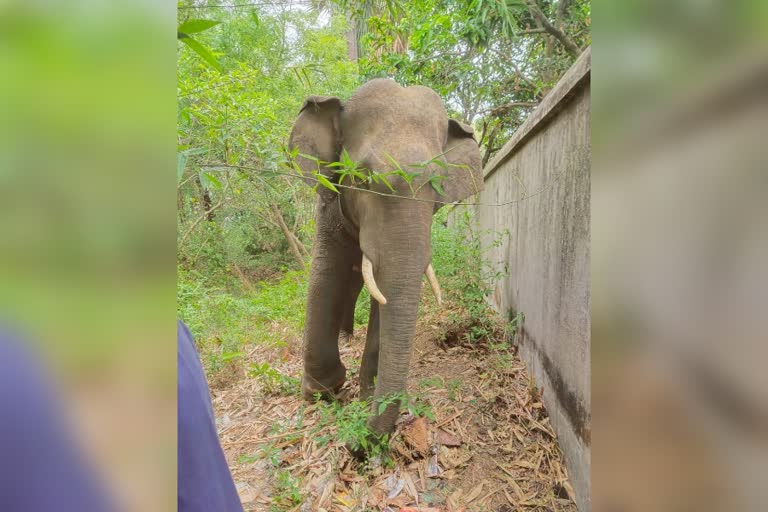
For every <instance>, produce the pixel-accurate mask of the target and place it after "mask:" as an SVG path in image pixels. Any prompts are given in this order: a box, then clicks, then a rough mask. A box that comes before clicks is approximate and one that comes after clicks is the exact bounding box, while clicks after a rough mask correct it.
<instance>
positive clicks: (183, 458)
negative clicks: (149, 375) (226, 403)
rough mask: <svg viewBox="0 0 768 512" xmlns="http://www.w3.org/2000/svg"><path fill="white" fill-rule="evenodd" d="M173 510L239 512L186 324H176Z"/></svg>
mask: <svg viewBox="0 0 768 512" xmlns="http://www.w3.org/2000/svg"><path fill="white" fill-rule="evenodd" d="M178 372H179V374H178V386H179V390H178V399H177V400H178V402H177V403H178V425H179V426H178V472H179V483H178V492H179V503H178V510H179V512H213V511H215V512H242V510H243V507H242V505H241V504H240V498H239V496H238V494H237V489H236V488H235V484H234V482H233V481H232V475H231V473H230V472H229V466H227V461H226V459H225V458H224V452H223V451H222V449H221V444H219V437H218V434H217V432H216V420H215V418H214V416H213V406H212V405H211V397H210V394H209V390H208V383H207V381H206V380H205V373H204V372H203V367H202V366H201V364H200V359H199V357H198V355H197V350H196V349H195V342H194V340H193V338H192V334H191V333H190V332H189V329H187V326H186V325H184V323H183V322H182V321H181V320H179V322H178Z"/></svg>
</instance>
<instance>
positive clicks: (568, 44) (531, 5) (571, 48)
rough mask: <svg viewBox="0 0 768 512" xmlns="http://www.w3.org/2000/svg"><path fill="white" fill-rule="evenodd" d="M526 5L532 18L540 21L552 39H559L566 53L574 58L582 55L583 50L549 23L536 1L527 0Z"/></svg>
mask: <svg viewBox="0 0 768 512" xmlns="http://www.w3.org/2000/svg"><path fill="white" fill-rule="evenodd" d="M526 4H527V5H528V10H529V11H530V13H531V16H533V17H534V18H535V19H536V21H538V22H539V23H540V24H541V27H542V28H543V29H544V30H545V31H546V32H547V33H548V34H549V35H551V36H552V37H554V38H555V39H557V40H558V41H559V42H560V44H562V45H563V47H565V49H566V51H567V52H568V53H570V54H571V55H572V56H574V57H578V56H579V54H580V53H581V48H579V47H578V46H577V45H576V43H574V42H573V41H572V40H571V38H570V37H568V36H567V35H565V34H564V33H563V32H562V31H561V30H559V29H558V28H557V27H555V26H554V25H552V23H550V22H549V20H548V19H547V17H546V16H545V15H544V13H543V12H541V9H539V6H538V5H536V2H535V1H534V0H527V1H526Z"/></svg>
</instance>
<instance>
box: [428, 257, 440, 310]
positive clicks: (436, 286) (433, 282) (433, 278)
mask: <svg viewBox="0 0 768 512" xmlns="http://www.w3.org/2000/svg"><path fill="white" fill-rule="evenodd" d="M426 274H427V281H429V286H431V287H432V293H434V294H435V298H436V299H437V304H438V305H439V306H441V305H442V304H443V292H441V291H440V283H438V282H437V275H435V269H433V268H432V264H431V263H430V264H429V266H427V271H426Z"/></svg>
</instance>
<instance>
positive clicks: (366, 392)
mask: <svg viewBox="0 0 768 512" xmlns="http://www.w3.org/2000/svg"><path fill="white" fill-rule="evenodd" d="M374 391H376V386H374V385H373V383H372V382H371V383H370V384H367V383H364V382H363V380H362V379H360V400H369V399H370V398H371V397H372V396H373V392H374Z"/></svg>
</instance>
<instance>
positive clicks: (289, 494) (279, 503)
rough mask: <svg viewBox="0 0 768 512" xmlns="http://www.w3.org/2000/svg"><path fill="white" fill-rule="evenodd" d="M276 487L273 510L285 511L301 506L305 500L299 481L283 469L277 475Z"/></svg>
mask: <svg viewBox="0 0 768 512" xmlns="http://www.w3.org/2000/svg"><path fill="white" fill-rule="evenodd" d="M274 485H275V495H274V496H273V498H272V501H273V504H272V510H276V511H277V510H284V509H285V508H292V507H296V506H298V505H301V502H302V501H303V500H304V498H303V497H302V495H301V487H300V486H299V481H298V479H297V478H296V477H294V476H293V475H291V473H290V472H289V471H288V470H287V469H281V470H279V471H278V472H277V473H275V484H274Z"/></svg>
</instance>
